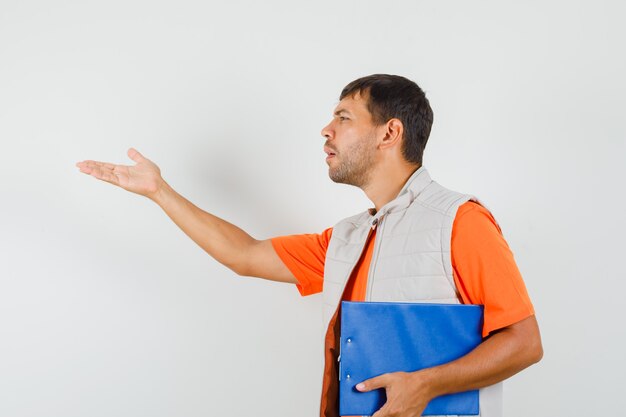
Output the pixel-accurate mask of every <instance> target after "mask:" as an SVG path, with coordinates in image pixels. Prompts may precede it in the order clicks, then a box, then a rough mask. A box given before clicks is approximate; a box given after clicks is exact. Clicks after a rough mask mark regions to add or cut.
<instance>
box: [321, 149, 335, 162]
mask: <svg viewBox="0 0 626 417" xmlns="http://www.w3.org/2000/svg"><path fill="white" fill-rule="evenodd" d="M324 152H326V160H327V161H328V160H329V159H331V158H334V157H335V155H337V153H336V152H335V151H333V150H332V149H330V148H328V147H324Z"/></svg>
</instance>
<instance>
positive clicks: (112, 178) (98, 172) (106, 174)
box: [89, 168, 119, 185]
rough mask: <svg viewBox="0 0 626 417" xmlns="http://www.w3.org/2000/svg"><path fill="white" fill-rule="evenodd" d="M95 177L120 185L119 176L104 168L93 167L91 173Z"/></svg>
mask: <svg viewBox="0 0 626 417" xmlns="http://www.w3.org/2000/svg"><path fill="white" fill-rule="evenodd" d="M89 175H91V176H92V177H94V178H97V179H99V180H102V181H106V182H108V183H111V184H115V185H119V180H118V179H117V176H116V175H115V174H113V172H112V171H108V170H105V169H102V168H93V169H92V170H91V172H90V173H89Z"/></svg>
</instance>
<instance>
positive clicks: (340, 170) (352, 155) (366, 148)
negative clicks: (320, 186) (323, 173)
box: [328, 133, 376, 188]
mask: <svg viewBox="0 0 626 417" xmlns="http://www.w3.org/2000/svg"><path fill="white" fill-rule="evenodd" d="M375 143H376V139H375V136H374V134H373V133H372V134H370V135H368V136H366V137H364V138H363V139H362V140H359V141H357V142H356V143H353V144H352V145H350V146H349V147H348V148H346V149H344V150H343V151H341V153H339V154H337V155H336V156H335V161H334V166H333V163H331V164H330V166H329V168H328V176H329V177H330V179H331V180H333V181H334V182H336V183H339V184H347V185H354V186H356V187H359V188H364V187H365V186H366V185H367V184H368V183H369V181H370V177H371V175H372V168H373V167H374V162H375V145H374V144H375Z"/></svg>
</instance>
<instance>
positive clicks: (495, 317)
mask: <svg viewBox="0 0 626 417" xmlns="http://www.w3.org/2000/svg"><path fill="white" fill-rule="evenodd" d="M331 234H332V228H328V229H326V230H324V231H323V232H322V233H321V234H302V235H291V236H281V237H276V238H273V239H272V245H273V246H274V250H275V251H276V253H277V254H278V256H279V257H280V259H281V260H282V261H283V262H284V263H285V265H286V266H287V268H289V270H290V271H291V272H292V273H293V275H294V276H295V277H296V279H297V280H298V284H296V285H297V288H298V290H299V291H300V293H301V294H302V295H310V294H315V293H318V292H321V291H322V287H323V283H324V260H325V258H326V249H327V248H328V242H329V241H330V237H331ZM375 238H376V230H373V231H371V232H370V235H369V237H368V242H367V244H366V247H365V250H364V251H363V253H362V255H361V258H360V259H359V261H358V263H357V264H356V266H355V268H354V270H353V272H352V276H351V277H350V280H349V281H348V283H347V284H346V289H345V291H344V294H343V297H342V300H346V301H364V300H365V289H366V286H367V276H368V271H369V265H370V262H371V259H372V251H373V249H374V240H375ZM450 252H451V258H452V259H451V260H452V269H453V275H454V282H455V283H456V286H457V290H458V291H459V294H460V297H461V301H462V302H463V303H464V304H480V305H483V306H484V322H483V337H486V336H487V335H489V333H491V332H493V331H495V330H498V329H501V328H503V327H506V326H509V325H511V324H514V323H516V322H518V321H520V320H523V319H525V318H527V317H529V316H531V315H533V314H534V313H535V312H534V309H533V305H532V303H531V302H530V298H529V297H528V293H527V291H526V286H525V285H524V281H523V280H522V276H521V274H520V272H519V270H518V268H517V265H516V264H515V260H514V258H513V253H512V252H511V250H510V249H509V246H508V245H507V243H506V241H505V240H504V237H503V236H502V232H501V230H500V227H499V226H498V225H497V223H496V221H495V219H494V218H493V216H492V215H491V213H490V212H489V211H488V210H487V209H485V208H484V207H483V206H481V205H480V204H477V203H474V202H471V201H469V202H467V203H465V204H463V205H461V206H460V207H459V209H458V211H457V214H456V217H455V219H454V223H453V227H452V241H451V250H450ZM338 322H339V320H337V313H335V316H334V317H333V319H332V320H331V323H330V325H329V327H328V329H327V333H326V340H325V349H324V350H325V356H326V366H325V370H324V385H323V388H322V415H336V413H337V412H336V411H334V414H333V411H332V410H336V408H335V407H336V390H337V385H338V384H337V378H336V376H337V374H336V371H337V370H336V366H335V364H336V358H337V352H336V346H337V341H338V333H339V323H338ZM325 409H326V410H327V414H325V413H324V410H325Z"/></svg>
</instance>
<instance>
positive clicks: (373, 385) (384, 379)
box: [356, 374, 389, 392]
mask: <svg viewBox="0 0 626 417" xmlns="http://www.w3.org/2000/svg"><path fill="white" fill-rule="evenodd" d="M388 383H389V374H383V375H380V376H377V377H374V378H370V379H367V380H365V381H363V382H361V383H359V384H356V389H357V390H359V391H361V392H368V391H372V390H375V389H378V388H384V387H386V386H387V384H388Z"/></svg>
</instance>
